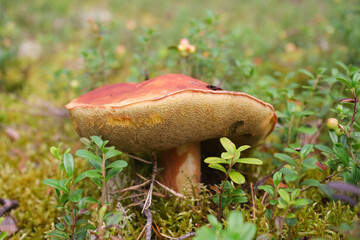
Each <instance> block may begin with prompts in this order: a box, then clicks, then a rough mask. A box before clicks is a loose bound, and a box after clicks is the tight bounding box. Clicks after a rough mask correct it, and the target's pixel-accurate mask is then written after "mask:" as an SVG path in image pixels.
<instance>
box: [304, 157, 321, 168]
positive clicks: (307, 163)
mask: <svg viewBox="0 0 360 240" xmlns="http://www.w3.org/2000/svg"><path fill="white" fill-rule="evenodd" d="M317 162H318V160H317V159H316V158H307V159H305V160H304V161H303V163H302V166H303V167H304V168H305V169H303V170H306V169H315V168H316V167H317V165H316V163H317Z"/></svg>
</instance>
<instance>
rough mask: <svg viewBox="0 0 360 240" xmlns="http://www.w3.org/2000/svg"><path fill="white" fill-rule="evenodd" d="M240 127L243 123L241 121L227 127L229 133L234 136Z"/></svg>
mask: <svg viewBox="0 0 360 240" xmlns="http://www.w3.org/2000/svg"><path fill="white" fill-rule="evenodd" d="M241 126H244V121H243V120H240V121H236V122H235V123H233V124H232V125H231V126H230V127H229V129H230V133H231V134H235V133H236V132H237V130H238V128H239V127H241Z"/></svg>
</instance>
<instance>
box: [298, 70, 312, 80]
mask: <svg viewBox="0 0 360 240" xmlns="http://www.w3.org/2000/svg"><path fill="white" fill-rule="evenodd" d="M298 72H301V73H303V74H305V75H306V76H308V77H310V78H312V79H315V76H314V75H313V74H312V73H311V72H309V71H308V70H306V69H299V70H298Z"/></svg>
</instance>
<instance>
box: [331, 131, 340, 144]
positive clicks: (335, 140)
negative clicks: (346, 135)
mask: <svg viewBox="0 0 360 240" xmlns="http://www.w3.org/2000/svg"><path fill="white" fill-rule="evenodd" d="M329 135H330V139H331V141H332V143H333V144H336V143H338V141H339V138H338V136H337V135H336V133H335V131H334V130H332V129H331V130H329Z"/></svg>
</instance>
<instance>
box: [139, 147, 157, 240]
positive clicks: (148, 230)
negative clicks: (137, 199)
mask: <svg viewBox="0 0 360 240" xmlns="http://www.w3.org/2000/svg"><path fill="white" fill-rule="evenodd" d="M151 160H152V162H153V166H154V168H153V174H152V176H151V184H150V188H149V192H148V195H147V197H146V200H145V203H144V205H143V207H142V208H143V210H142V212H144V214H145V217H146V226H145V227H146V240H151V226H152V220H153V218H152V214H151V210H150V209H149V207H150V205H151V200H152V194H153V189H154V183H155V177H156V174H157V157H156V154H154V153H153V154H152V155H151Z"/></svg>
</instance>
